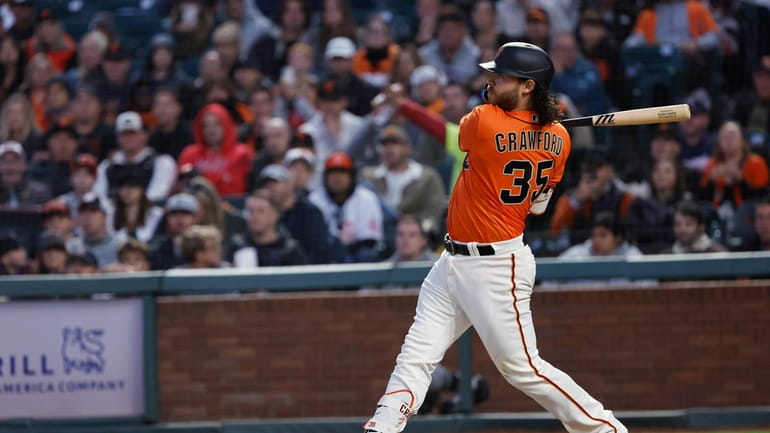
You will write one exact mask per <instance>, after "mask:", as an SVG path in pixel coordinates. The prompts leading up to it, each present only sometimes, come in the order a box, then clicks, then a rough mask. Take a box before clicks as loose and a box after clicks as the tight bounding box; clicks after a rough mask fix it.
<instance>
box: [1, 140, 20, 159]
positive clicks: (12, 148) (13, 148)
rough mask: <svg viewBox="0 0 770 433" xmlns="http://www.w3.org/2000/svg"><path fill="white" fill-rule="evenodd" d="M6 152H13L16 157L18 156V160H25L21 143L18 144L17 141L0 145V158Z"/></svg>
mask: <svg viewBox="0 0 770 433" xmlns="http://www.w3.org/2000/svg"><path fill="white" fill-rule="evenodd" d="M8 152H13V153H15V154H16V155H19V158H21V159H22V160H25V159H26V154H25V153H24V146H22V145H21V143H19V142H18V141H13V140H9V141H6V142H5V143H3V144H0V157H2V156H3V155H5V154H6V153H8Z"/></svg>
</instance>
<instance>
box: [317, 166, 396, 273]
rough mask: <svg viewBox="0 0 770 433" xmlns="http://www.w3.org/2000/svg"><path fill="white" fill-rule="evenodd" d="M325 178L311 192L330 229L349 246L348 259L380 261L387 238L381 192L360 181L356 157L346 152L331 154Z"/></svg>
mask: <svg viewBox="0 0 770 433" xmlns="http://www.w3.org/2000/svg"><path fill="white" fill-rule="evenodd" d="M323 179H324V181H323V188H318V189H316V190H314V191H313V192H312V193H310V201H311V202H313V204H315V205H316V206H318V208H319V209H321V213H323V215H324V219H325V220H326V223H327V224H328V225H329V230H330V232H331V233H332V235H334V236H336V237H337V238H338V239H339V240H340V242H341V243H342V245H343V246H344V247H345V259H344V261H345V262H348V263H351V262H352V263H359V262H373V261H377V260H378V259H379V254H380V248H381V247H382V242H383V225H382V222H383V215H382V209H381V207H380V201H379V199H378V198H377V195H376V194H375V193H374V192H372V191H371V190H369V189H367V188H364V187H363V186H361V185H358V184H357V183H356V173H355V168H354V166H353V160H352V159H351V158H350V156H349V155H348V154H346V153H344V152H334V153H332V154H331V155H329V157H328V158H327V159H326V161H325V164H324V172H323Z"/></svg>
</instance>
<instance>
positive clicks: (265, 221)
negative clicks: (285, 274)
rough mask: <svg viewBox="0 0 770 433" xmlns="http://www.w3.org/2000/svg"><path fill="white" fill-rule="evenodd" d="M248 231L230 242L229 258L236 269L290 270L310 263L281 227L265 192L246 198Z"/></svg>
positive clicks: (258, 191) (271, 202)
mask: <svg viewBox="0 0 770 433" xmlns="http://www.w3.org/2000/svg"><path fill="white" fill-rule="evenodd" d="M245 213H246V222H247V226H248V231H247V232H246V233H243V234H238V235H236V236H235V237H234V238H233V239H231V241H230V245H231V250H232V252H231V253H230V258H231V262H232V263H233V265H234V266H235V267H238V268H253V267H257V266H259V267H266V266H291V265H304V264H305V263H307V258H306V256H305V252H304V250H302V247H301V246H300V245H299V243H298V242H297V241H296V240H295V239H294V238H292V237H291V235H289V234H288V233H287V232H284V231H283V230H281V229H280V227H279V225H278V221H279V218H280V217H281V214H280V210H279V209H278V206H277V204H276V203H275V202H274V201H273V199H272V198H271V194H270V193H269V192H268V191H266V190H261V189H258V190H256V191H254V192H253V193H251V194H250V195H249V196H248V197H247V198H246V209H245Z"/></svg>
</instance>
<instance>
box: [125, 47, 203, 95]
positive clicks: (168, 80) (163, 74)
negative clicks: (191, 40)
mask: <svg viewBox="0 0 770 433" xmlns="http://www.w3.org/2000/svg"><path fill="white" fill-rule="evenodd" d="M174 48H175V42H174V38H173V37H172V36H171V35H169V34H168V33H158V34H156V35H155V36H153V37H152V40H151V41H150V51H149V53H148V54H147V59H146V61H145V64H144V69H143V70H141V71H140V72H139V73H138V74H137V76H136V77H135V78H134V80H133V81H134V82H135V83H137V82H144V83H148V84H149V85H150V88H151V89H152V90H153V92H157V90H158V89H160V88H169V89H173V90H174V91H176V92H178V93H179V94H186V93H187V92H190V89H191V86H192V82H191V80H190V78H189V77H188V76H187V74H185V73H184V71H182V69H181V68H180V67H179V65H178V64H177V59H176V57H175V54H174Z"/></svg>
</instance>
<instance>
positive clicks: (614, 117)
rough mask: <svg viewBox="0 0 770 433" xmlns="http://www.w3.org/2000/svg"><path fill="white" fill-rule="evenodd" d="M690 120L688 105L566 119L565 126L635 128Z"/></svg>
mask: <svg viewBox="0 0 770 433" xmlns="http://www.w3.org/2000/svg"><path fill="white" fill-rule="evenodd" d="M689 118H690V106H689V105H687V104H678V105H662V106H659V107H649V108H637V109H635V110H623V111H615V112H613V113H605V114H597V115H595V116H586V117H575V118H572V119H564V120H562V121H561V124H562V125H564V126H570V127H572V126H635V125H649V124H653V123H670V122H681V121H683V120H687V119H689Z"/></svg>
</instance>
